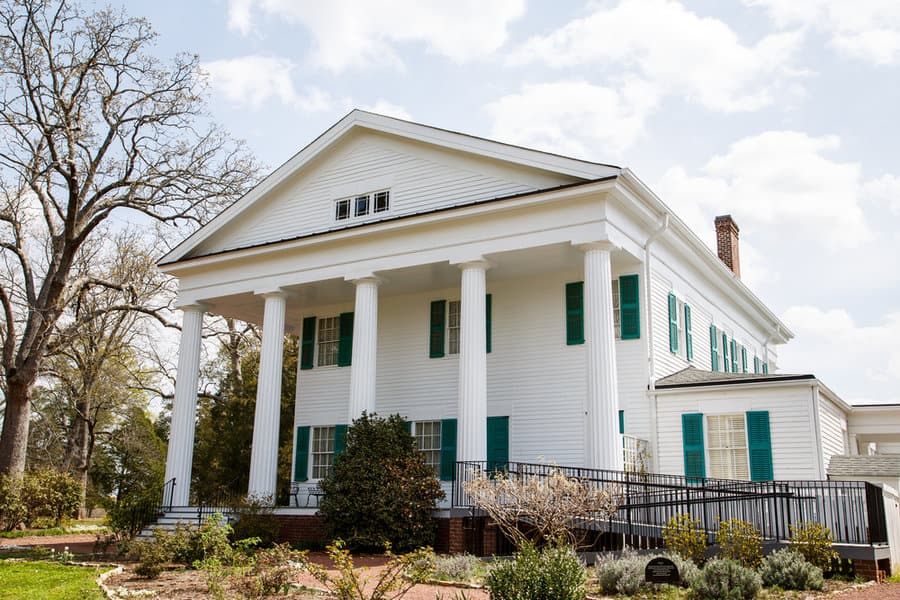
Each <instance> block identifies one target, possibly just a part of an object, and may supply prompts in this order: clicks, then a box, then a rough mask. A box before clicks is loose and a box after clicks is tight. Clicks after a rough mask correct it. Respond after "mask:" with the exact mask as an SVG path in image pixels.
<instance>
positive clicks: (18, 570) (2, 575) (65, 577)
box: [0, 561, 105, 600]
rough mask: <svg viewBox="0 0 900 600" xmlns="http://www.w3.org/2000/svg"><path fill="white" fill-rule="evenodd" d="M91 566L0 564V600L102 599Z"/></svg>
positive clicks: (95, 575)
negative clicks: (19, 599) (20, 599)
mask: <svg viewBox="0 0 900 600" xmlns="http://www.w3.org/2000/svg"><path fill="white" fill-rule="evenodd" d="M98 574H99V573H98V571H97V569H96V568H94V567H79V566H76V565H63V564H59V563H54V562H46V561H42V562H31V561H0V600H7V599H10V600H11V599H13V598H22V599H26V598H34V599H38V598H40V599H41V600H44V599H46V600H68V599H70V598H78V599H85V600H95V599H96V600H102V599H103V598H105V596H104V594H103V592H102V591H101V590H100V588H99V587H98V586H97V583H96V582H95V580H96V579H97V576H98Z"/></svg>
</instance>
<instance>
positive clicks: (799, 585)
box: [759, 548, 825, 590]
mask: <svg viewBox="0 0 900 600" xmlns="http://www.w3.org/2000/svg"><path fill="white" fill-rule="evenodd" d="M759 574H760V576H761V577H762V581H763V584H765V585H766V586H767V587H775V586H777V587H780V588H781V589H783V590H821V589H822V588H823V587H824V586H825V578H824V577H823V576H822V569H820V568H819V567H817V566H815V565H814V564H812V563H810V562H808V561H807V560H806V559H805V558H803V555H801V554H800V553H799V552H796V551H795V550H791V549H789V548H783V549H781V550H778V551H777V552H773V553H772V554H770V555H768V556H767V557H766V558H765V559H764V560H763V562H762V566H761V567H760V569H759Z"/></svg>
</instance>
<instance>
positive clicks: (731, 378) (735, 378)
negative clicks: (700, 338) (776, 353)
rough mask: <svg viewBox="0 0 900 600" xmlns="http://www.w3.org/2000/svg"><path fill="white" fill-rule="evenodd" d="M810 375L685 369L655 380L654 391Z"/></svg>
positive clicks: (811, 377)
mask: <svg viewBox="0 0 900 600" xmlns="http://www.w3.org/2000/svg"><path fill="white" fill-rule="evenodd" d="M815 378H816V376H815V375H811V374H790V373H721V372H712V371H702V370H700V369H698V368H696V367H693V366H690V367H686V368H684V369H682V370H680V371H678V372H677V373H672V374H671V375H668V376H666V377H662V378H660V379H657V380H656V389H675V388H684V387H704V386H710V385H735V384H742V383H744V384H748V383H762V382H769V381H801V380H811V379H815Z"/></svg>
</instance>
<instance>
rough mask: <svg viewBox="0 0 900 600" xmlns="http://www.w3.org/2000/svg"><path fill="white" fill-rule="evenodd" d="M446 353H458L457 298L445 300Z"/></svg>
mask: <svg viewBox="0 0 900 600" xmlns="http://www.w3.org/2000/svg"><path fill="white" fill-rule="evenodd" d="M447 354H459V300H450V301H449V302H447Z"/></svg>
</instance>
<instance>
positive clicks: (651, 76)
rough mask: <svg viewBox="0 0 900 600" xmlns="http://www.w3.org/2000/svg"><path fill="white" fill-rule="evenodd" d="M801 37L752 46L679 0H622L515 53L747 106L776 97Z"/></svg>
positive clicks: (525, 59)
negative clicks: (601, 68) (632, 73)
mask: <svg viewBox="0 0 900 600" xmlns="http://www.w3.org/2000/svg"><path fill="white" fill-rule="evenodd" d="M800 38H801V36H800V34H798V33H779V34H776V35H769V36H766V37H764V38H763V39H761V40H760V41H759V42H757V43H756V44H755V45H753V46H748V45H745V44H743V43H742V42H741V40H740V39H739V38H738V36H737V34H736V33H735V32H734V31H733V30H732V29H731V28H730V27H729V26H728V25H726V24H725V23H723V22H722V21H719V20H717V19H713V18H703V17H699V16H697V15H696V14H694V13H692V12H690V11H688V10H687V9H685V8H684V6H682V5H681V4H680V3H679V2H675V1H674V0H623V1H622V2H620V3H619V4H618V5H616V6H614V7H612V8H606V7H605V6H604V5H597V6H596V7H595V8H594V10H593V12H592V13H591V14H590V15H588V16H586V17H584V18H581V19H576V20H573V21H571V22H569V23H567V24H566V25H564V26H563V27H561V28H560V29H557V30H556V31H554V32H552V33H550V34H549V35H545V36H536V37H533V38H531V39H529V40H528V41H526V42H525V44H524V45H523V46H522V47H521V48H519V49H518V50H517V51H516V53H515V54H514V55H513V58H512V59H511V60H512V62H513V63H519V64H528V63H545V64H547V65H550V66H552V67H573V66H585V65H607V66H610V67H612V68H615V69H616V70H620V69H621V68H625V69H627V70H636V71H637V72H638V73H639V74H640V77H642V78H644V79H646V80H648V81H650V82H652V83H653V84H654V85H655V86H657V87H658V88H659V89H660V90H661V91H662V92H664V93H672V94H680V95H681V96H684V97H686V98H688V99H691V100H694V101H697V102H699V103H700V104H702V105H704V106H706V107H707V108H711V109H715V110H721V111H748V110H757V109H759V108H762V107H764V106H767V105H769V104H771V103H772V102H773V99H774V94H775V90H776V89H777V87H778V86H779V85H780V84H781V83H782V82H783V81H785V80H786V79H787V78H789V77H792V76H794V75H796V74H797V72H796V71H795V70H794V69H792V68H791V67H790V60H791V57H792V55H793V53H794V51H795V50H796V49H797V47H798V45H799V42H800Z"/></svg>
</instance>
